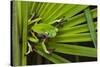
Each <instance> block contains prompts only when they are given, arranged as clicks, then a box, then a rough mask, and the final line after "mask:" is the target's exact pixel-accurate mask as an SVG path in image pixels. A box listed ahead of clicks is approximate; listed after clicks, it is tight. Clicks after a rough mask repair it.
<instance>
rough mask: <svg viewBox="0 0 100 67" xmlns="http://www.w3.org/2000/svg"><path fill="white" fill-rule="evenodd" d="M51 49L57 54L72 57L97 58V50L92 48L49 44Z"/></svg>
mask: <svg viewBox="0 0 100 67" xmlns="http://www.w3.org/2000/svg"><path fill="white" fill-rule="evenodd" d="M48 47H49V48H52V49H54V50H55V52H59V53H64V54H71V55H79V56H88V57H96V56H97V53H96V49H95V48H90V47H83V46H77V45H73V44H59V43H53V42H52V43H49V45H48Z"/></svg>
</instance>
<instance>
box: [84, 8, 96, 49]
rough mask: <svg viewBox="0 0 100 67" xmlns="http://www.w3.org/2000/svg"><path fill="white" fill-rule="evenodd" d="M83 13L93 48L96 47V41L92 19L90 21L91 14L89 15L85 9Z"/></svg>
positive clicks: (88, 11) (88, 10)
mask: <svg viewBox="0 0 100 67" xmlns="http://www.w3.org/2000/svg"><path fill="white" fill-rule="evenodd" d="M84 13H85V16H86V20H87V24H88V27H89V30H90V34H91V38H92V40H93V43H94V46H95V47H96V41H97V40H96V31H95V27H94V24H93V19H92V16H91V13H90V9H89V8H87V9H86V10H85V11H84Z"/></svg>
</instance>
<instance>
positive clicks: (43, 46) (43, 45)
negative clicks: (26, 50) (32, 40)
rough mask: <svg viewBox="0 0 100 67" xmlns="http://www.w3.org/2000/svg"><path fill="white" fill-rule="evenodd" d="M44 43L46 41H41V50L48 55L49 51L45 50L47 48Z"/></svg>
mask: <svg viewBox="0 0 100 67" xmlns="http://www.w3.org/2000/svg"><path fill="white" fill-rule="evenodd" d="M45 41H46V39H43V41H42V43H41V45H42V48H43V50H44V52H46V53H47V54H50V52H49V51H48V50H47V48H46V45H45Z"/></svg>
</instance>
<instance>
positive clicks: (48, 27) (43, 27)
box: [32, 23, 54, 33]
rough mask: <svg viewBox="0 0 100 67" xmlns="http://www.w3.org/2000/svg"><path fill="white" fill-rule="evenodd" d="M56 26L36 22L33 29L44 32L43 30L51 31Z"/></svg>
mask: <svg viewBox="0 0 100 67" xmlns="http://www.w3.org/2000/svg"><path fill="white" fill-rule="evenodd" d="M53 29H54V27H53V26H51V25H49V24H42V23H41V24H36V25H34V26H33V27H32V30H34V31H35V32H39V33H42V32H46V31H49V30H53Z"/></svg>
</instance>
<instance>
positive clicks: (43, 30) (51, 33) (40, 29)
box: [26, 18, 61, 55]
mask: <svg viewBox="0 0 100 67" xmlns="http://www.w3.org/2000/svg"><path fill="white" fill-rule="evenodd" d="M40 19H41V18H36V19H34V20H33V21H29V23H35V25H34V26H33V27H32V28H31V29H32V31H34V32H37V33H38V35H40V36H41V35H45V36H46V37H47V38H53V37H55V36H56V34H57V32H58V28H57V27H54V26H52V25H51V24H45V23H40V24H37V23H36V21H39V20H40ZM55 22H61V19H59V20H55V21H54V22H52V24H53V23H55ZM34 32H31V34H32V36H33V37H29V38H28V39H29V40H30V41H31V42H34V43H38V42H39V39H38V38H37V37H36V36H35V34H34ZM47 38H43V40H42V42H41V45H42V48H43V50H44V52H45V53H47V54H50V52H49V51H48V50H47V48H46V46H45V40H46V39H47ZM28 47H29V50H28V52H27V53H26V55H27V54H29V53H30V52H31V51H32V48H31V47H30V44H29V43H28Z"/></svg>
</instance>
